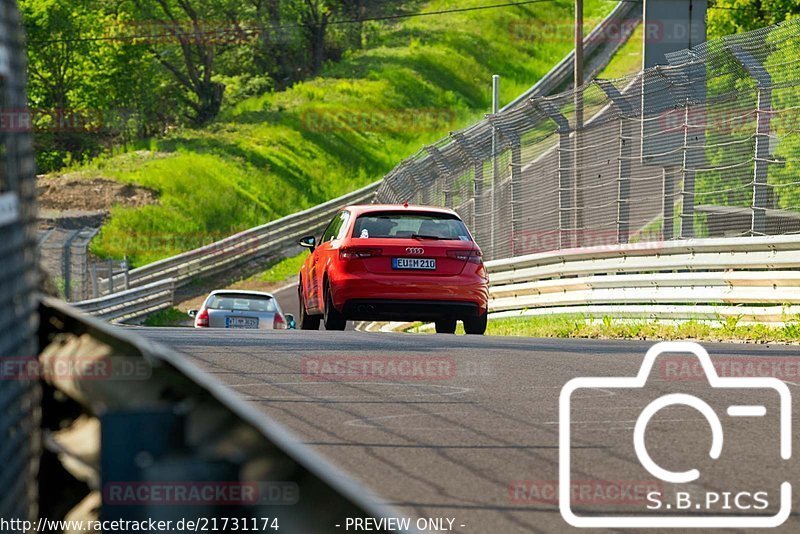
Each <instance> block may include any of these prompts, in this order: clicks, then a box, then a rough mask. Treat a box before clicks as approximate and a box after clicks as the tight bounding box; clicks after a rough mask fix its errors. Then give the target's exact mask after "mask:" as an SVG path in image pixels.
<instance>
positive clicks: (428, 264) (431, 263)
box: [392, 258, 436, 271]
mask: <svg viewBox="0 0 800 534" xmlns="http://www.w3.org/2000/svg"><path fill="white" fill-rule="evenodd" d="M392 269H416V270H421V271H435V270H436V260H435V259H428V258H392Z"/></svg>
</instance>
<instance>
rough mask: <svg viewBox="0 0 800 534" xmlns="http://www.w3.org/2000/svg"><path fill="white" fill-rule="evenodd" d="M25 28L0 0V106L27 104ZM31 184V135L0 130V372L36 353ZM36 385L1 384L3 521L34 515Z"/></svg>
mask: <svg viewBox="0 0 800 534" xmlns="http://www.w3.org/2000/svg"><path fill="white" fill-rule="evenodd" d="M23 42H24V41H23V35H22V24H21V22H20V19H19V13H18V12H17V9H16V6H15V4H14V2H13V1H10V0H0V107H2V108H3V109H22V108H24V107H25V105H26V99H25V87H24V79H25V78H24V73H25V63H24V59H25V55H24V49H23ZM35 221H36V187H35V183H34V167H33V152H32V144H31V138H30V135H28V134H27V133H25V132H12V131H3V130H2V129H0V308H2V310H3V314H2V316H1V317H0V367H3V366H5V365H6V364H7V363H8V362H13V361H15V360H17V361H19V359H20V358H30V357H32V356H33V355H35V354H37V352H38V347H37V342H36V340H37V335H36V333H37V326H38V324H37V299H36V295H35V291H36V285H37V281H38V280H37V275H36V273H37V269H36V234H35ZM40 399H41V393H40V388H39V385H38V383H36V382H34V381H32V380H12V379H7V378H6V379H4V380H0V466H2V467H0V488H2V490H1V491H0V517H2V518H16V519H21V520H26V519H32V518H34V517H35V516H36V515H37V508H36V502H37V486H36V476H37V471H38V462H39V453H40V448H41V439H40V431H39V427H40V417H41V416H40Z"/></svg>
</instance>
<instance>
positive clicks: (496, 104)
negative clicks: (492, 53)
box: [489, 74, 500, 259]
mask: <svg viewBox="0 0 800 534" xmlns="http://www.w3.org/2000/svg"><path fill="white" fill-rule="evenodd" d="M499 111H500V76H499V75H498V74H495V75H494V76H492V114H493V115H496V114H497V113H498V112H499ZM497 145H498V142H497V129H496V128H492V191H491V196H492V205H491V209H492V214H491V216H490V217H491V218H490V221H491V225H490V226H491V233H490V234H489V246H490V247H491V249H492V252H491V257H492V258H493V259H494V256H495V252H494V226H495V211H496V209H495V208H496V206H495V189H496V188H497V178H498V177H497V175H498V174H499V173H498V168H497Z"/></svg>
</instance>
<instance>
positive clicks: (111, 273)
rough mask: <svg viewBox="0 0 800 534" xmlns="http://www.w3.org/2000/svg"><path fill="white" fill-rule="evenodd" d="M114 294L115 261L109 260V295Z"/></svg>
mask: <svg viewBox="0 0 800 534" xmlns="http://www.w3.org/2000/svg"><path fill="white" fill-rule="evenodd" d="M113 292H114V260H112V259H109V260H108V294H109V295H110V294H112V293H113Z"/></svg>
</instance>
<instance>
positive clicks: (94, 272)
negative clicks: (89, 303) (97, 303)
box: [91, 263, 100, 299]
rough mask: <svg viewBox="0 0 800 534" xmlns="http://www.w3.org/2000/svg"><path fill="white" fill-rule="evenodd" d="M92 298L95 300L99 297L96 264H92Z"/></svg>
mask: <svg viewBox="0 0 800 534" xmlns="http://www.w3.org/2000/svg"><path fill="white" fill-rule="evenodd" d="M91 272H92V298H94V299H96V298H97V297H99V296H100V288H99V287H98V285H97V264H96V263H92V267H91Z"/></svg>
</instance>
